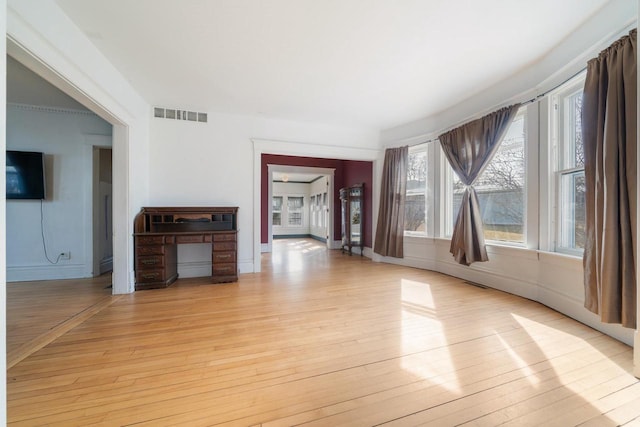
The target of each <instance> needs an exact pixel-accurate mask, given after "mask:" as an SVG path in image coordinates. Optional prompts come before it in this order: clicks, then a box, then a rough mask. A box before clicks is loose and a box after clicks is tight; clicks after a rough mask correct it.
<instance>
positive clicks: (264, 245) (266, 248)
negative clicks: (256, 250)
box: [260, 243, 271, 253]
mask: <svg viewBox="0 0 640 427" xmlns="http://www.w3.org/2000/svg"><path fill="white" fill-rule="evenodd" d="M260 252H262V253H265V252H271V243H262V244H260Z"/></svg>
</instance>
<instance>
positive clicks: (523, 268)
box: [374, 1, 637, 345]
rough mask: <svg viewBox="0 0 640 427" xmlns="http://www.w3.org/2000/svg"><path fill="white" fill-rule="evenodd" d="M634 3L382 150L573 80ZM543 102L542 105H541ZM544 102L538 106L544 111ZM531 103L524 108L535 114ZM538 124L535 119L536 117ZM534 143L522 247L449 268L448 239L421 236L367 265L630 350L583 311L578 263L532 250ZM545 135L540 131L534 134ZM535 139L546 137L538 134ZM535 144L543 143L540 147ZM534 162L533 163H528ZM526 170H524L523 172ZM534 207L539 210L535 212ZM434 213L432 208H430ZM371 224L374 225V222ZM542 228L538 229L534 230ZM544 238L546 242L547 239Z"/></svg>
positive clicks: (491, 250) (388, 139) (625, 25)
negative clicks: (569, 325)
mask: <svg viewBox="0 0 640 427" xmlns="http://www.w3.org/2000/svg"><path fill="white" fill-rule="evenodd" d="M635 6H636V5H635V2H624V1H613V2H610V3H608V4H607V5H606V6H605V7H604V8H603V10H602V11H601V12H600V13H599V14H598V15H596V16H594V17H592V19H591V20H590V21H589V22H587V23H586V24H585V26H584V27H582V28H580V29H579V30H578V31H576V32H575V33H573V34H572V35H571V36H570V37H569V38H568V39H566V40H565V41H564V42H563V43H561V44H560V45H559V46H557V47H556V48H555V49H554V50H553V51H552V52H551V53H550V54H549V55H547V56H546V57H545V58H543V59H542V60H541V61H539V62H538V63H536V64H534V65H532V66H531V67H529V68H527V69H526V70H524V71H523V72H522V73H520V74H518V75H516V76H514V77H513V78H511V79H507V80H506V81H504V82H502V83H501V84H500V85H498V86H496V87H493V88H491V89H489V90H486V91H483V92H482V93H480V94H478V95H476V96H474V97H471V98H470V99H469V100H467V101H465V102H464V103H462V104H460V105H456V106H455V107H453V108H451V109H449V110H447V111H444V112H442V113H440V114H438V115H436V116H433V117H427V118H424V119H422V120H418V121H415V122H411V123H407V124H406V125H404V126H399V127H397V128H394V129H389V130H387V131H384V132H382V140H383V144H384V145H386V146H399V145H403V144H406V143H408V142H409V143H411V142H418V141H424V140H427V139H430V138H435V137H437V135H438V134H439V133H440V132H442V131H444V130H446V129H450V128H453V127H455V126H457V125H458V124H460V122H461V121H465V120H466V119H468V118H470V117H474V118H475V117H479V116H480V115H482V114H485V113H487V112H489V111H492V110H495V109H496V108H497V107H499V106H501V105H507V104H510V103H513V102H514V101H526V100H527V99H529V98H531V97H533V96H535V95H537V94H540V93H543V92H544V91H546V90H548V89H550V88H551V87H553V86H555V85H556V84H558V83H559V82H562V81H564V80H566V79H567V78H569V77H570V76H572V75H573V74H575V72H576V71H578V70H580V69H582V68H583V67H585V66H586V61H587V60H588V59H590V58H591V57H594V56H597V54H598V53H599V52H600V51H601V50H602V49H604V48H606V47H607V46H609V45H610V44H611V43H612V42H613V41H614V40H616V39H617V38H619V37H620V36H622V35H624V34H626V33H627V32H628V30H629V29H630V28H631V27H633V25H634V21H635V20H636V18H637V9H636V8H635ZM543 101H544V100H543ZM545 105H546V104H545V103H544V102H540V107H541V108H542V110H541V111H543V112H544V108H545ZM536 107H537V105H535V104H534V105H532V106H530V110H531V108H533V109H534V110H535V111H537V108H536ZM541 120H542V113H541ZM535 130H536V132H535V138H534V140H533V141H531V140H530V141H529V144H530V148H532V151H528V155H530V156H535V157H536V158H537V157H538V156H539V155H540V164H541V166H540V169H537V168H536V170H535V171H533V175H529V174H528V179H529V177H531V176H533V178H534V179H533V182H532V181H529V184H528V185H530V186H532V190H533V191H531V192H530V196H531V197H529V198H528V199H527V200H528V203H529V204H530V205H534V206H533V207H534V211H533V212H531V211H530V210H529V209H530V208H528V213H529V214H530V215H528V218H527V231H528V233H532V234H533V235H529V236H527V247H528V248H517V247H508V246H499V245H488V247H487V252H488V254H489V258H490V261H489V262H486V263H475V264H473V265H471V266H470V267H466V266H461V265H459V264H457V263H455V261H454V259H453V256H452V255H451V254H450V253H449V245H450V241H449V240H446V239H439V238H428V237H413V236H409V237H405V245H404V246H405V258H404V259H402V260H398V259H394V258H384V257H379V256H377V255H376V256H375V257H374V260H379V261H386V262H391V263H395V264H402V265H409V266H413V267H418V268H425V269H430V270H435V271H440V272H443V273H446V274H450V275H453V276H456V277H460V278H464V279H466V280H469V281H472V282H476V283H480V284H483V285H486V286H489V287H492V288H496V289H500V290H503V291H506V292H509V293H512V294H515V295H520V296H523V297H525V298H529V299H532V300H534V301H539V302H541V303H543V304H545V305H547V306H549V307H552V308H554V309H556V310H558V311H560V312H562V313H564V314H567V315H568V316H570V317H573V318H575V319H577V320H579V321H581V322H583V323H585V324H587V325H590V326H591V327H593V328H595V329H598V330H600V331H602V332H604V333H606V334H608V335H611V336H613V337H615V338H617V339H619V340H620V341H623V342H625V343H627V344H629V345H633V332H634V331H632V330H630V329H625V328H622V327H620V326H619V325H608V324H603V323H601V322H600V321H599V319H598V318H597V316H595V315H593V314H592V313H591V312H589V311H588V310H586V309H585V308H584V307H583V304H584V290H583V282H582V278H583V271H582V259H581V258H580V257H570V256H566V255H562V254H558V253H552V252H545V251H539V250H538V248H539V247H541V246H539V244H540V243H541V242H543V241H545V236H544V234H545V233H548V230H546V229H544V227H545V221H544V220H540V218H541V215H544V212H542V211H544V206H545V203H546V201H545V200H546V199H545V198H546V197H547V194H546V189H545V187H544V185H541V187H540V188H539V189H538V176H537V173H538V170H543V171H544V170H546V168H547V166H545V165H544V163H543V162H544V161H545V160H544V159H545V157H544V156H543V155H542V152H539V151H538V150H539V148H540V146H539V145H538V140H537V137H538V135H537V126H536V129H535ZM540 133H544V132H542V131H541V132H540ZM540 138H541V141H543V140H544V138H545V136H544V135H540ZM541 145H542V144H541ZM534 164H535V163H534ZM530 172H531V171H530ZM538 207H541V208H540V209H539V210H536V209H537V208H538ZM436 209H438V207H437V206H436ZM374 224H375V223H374ZM539 227H542V229H539ZM547 240H548V239H547Z"/></svg>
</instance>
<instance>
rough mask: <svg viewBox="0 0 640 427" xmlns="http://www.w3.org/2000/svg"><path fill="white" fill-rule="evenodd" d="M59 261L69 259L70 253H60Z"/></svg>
mask: <svg viewBox="0 0 640 427" xmlns="http://www.w3.org/2000/svg"><path fill="white" fill-rule="evenodd" d="M60 259H71V252H60Z"/></svg>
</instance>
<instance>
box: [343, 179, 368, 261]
mask: <svg viewBox="0 0 640 427" xmlns="http://www.w3.org/2000/svg"><path fill="white" fill-rule="evenodd" d="M363 201H364V184H356V185H353V186H351V187H346V188H341V189H340V206H341V213H342V215H341V218H342V220H341V222H342V252H349V255H351V254H352V250H353V248H360V255H362V254H363V248H364V235H363V232H364V229H363V227H362V224H363V219H364V218H363V212H364V209H363V208H364V204H363Z"/></svg>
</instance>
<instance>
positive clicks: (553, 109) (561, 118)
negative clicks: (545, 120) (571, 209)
mask: <svg viewBox="0 0 640 427" xmlns="http://www.w3.org/2000/svg"><path fill="white" fill-rule="evenodd" d="M585 78H586V72H583V73H581V74H579V75H578V76H576V77H574V78H573V79H571V80H570V81H568V82H567V83H565V84H564V85H562V86H561V87H559V88H558V89H557V90H555V91H554V92H553V93H552V94H550V97H549V99H550V108H549V115H550V118H549V128H550V129H549V131H550V146H551V149H550V150H549V156H550V162H549V163H550V173H549V179H550V185H549V187H550V189H551V191H550V193H551V194H550V198H551V213H550V218H551V242H552V244H551V245H549V246H550V248H549V249H550V250H551V251H554V252H558V253H562V254H566V255H573V256H578V257H581V256H582V254H583V252H584V251H583V249H579V248H572V247H569V246H563V245H562V241H563V239H562V233H563V232H564V230H563V229H562V216H563V209H565V204H564V203H563V200H562V198H563V192H562V177H563V176H569V175H573V174H576V173H580V172H582V173H584V166H582V167H580V166H578V167H573V166H565V165H566V162H565V160H566V158H567V156H569V155H570V154H571V155H572V156H573V155H575V153H574V152H571V153H569V148H570V147H569V145H571V144H572V143H568V141H569V140H570V139H571V138H570V137H571V136H572V135H570V133H572V132H571V129H570V127H571V126H572V123H571V121H570V120H568V119H567V116H568V114H567V113H568V111H567V109H566V107H567V101H568V100H569V99H570V98H571V97H573V96H574V95H576V94H577V93H580V92H582V91H583V89H584V81H585Z"/></svg>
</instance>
